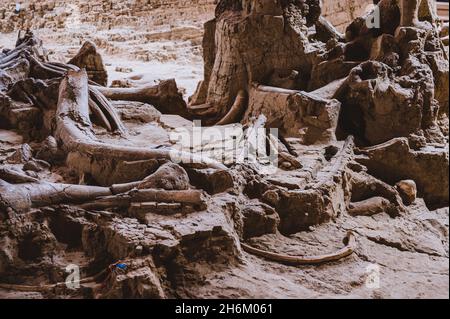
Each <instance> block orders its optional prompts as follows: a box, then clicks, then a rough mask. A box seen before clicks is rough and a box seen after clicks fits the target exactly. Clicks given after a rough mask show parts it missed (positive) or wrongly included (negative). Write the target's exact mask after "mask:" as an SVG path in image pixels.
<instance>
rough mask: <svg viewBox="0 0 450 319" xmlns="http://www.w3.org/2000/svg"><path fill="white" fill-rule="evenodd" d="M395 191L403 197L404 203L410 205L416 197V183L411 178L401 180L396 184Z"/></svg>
mask: <svg viewBox="0 0 450 319" xmlns="http://www.w3.org/2000/svg"><path fill="white" fill-rule="evenodd" d="M395 186H396V188H397V191H398V192H399V193H400V196H401V197H402V199H403V202H404V203H405V205H411V204H412V203H414V202H415V201H416V198H417V185H416V182H414V181H413V180H403V181H400V182H398V183H397V184H396V185H395Z"/></svg>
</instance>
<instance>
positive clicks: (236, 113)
mask: <svg viewBox="0 0 450 319" xmlns="http://www.w3.org/2000/svg"><path fill="white" fill-rule="evenodd" d="M247 100H248V98H247V92H246V91H244V90H241V91H239V93H238V95H237V96H236V100H234V104H233V106H232V107H231V108H230V111H228V113H227V115H225V116H224V117H223V118H222V119H221V120H220V121H218V122H217V123H216V125H228V124H233V123H236V122H239V117H240V116H242V114H243V113H244V111H245V108H246V105H247Z"/></svg>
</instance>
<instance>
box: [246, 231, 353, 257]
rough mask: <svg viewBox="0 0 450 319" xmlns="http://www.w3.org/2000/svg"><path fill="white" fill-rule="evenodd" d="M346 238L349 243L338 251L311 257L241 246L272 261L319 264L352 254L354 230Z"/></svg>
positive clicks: (250, 252)
mask: <svg viewBox="0 0 450 319" xmlns="http://www.w3.org/2000/svg"><path fill="white" fill-rule="evenodd" d="M345 239H346V241H347V245H346V246H345V247H344V248H342V249H340V250H338V251H337V252H335V253H331V254H326V255H320V256H309V257H297V256H290V255H283V254H278V253H273V252H268V251H264V250H261V249H258V248H255V247H252V246H250V245H247V244H243V243H241V246H242V248H243V249H244V251H246V252H248V253H249V254H252V255H255V256H258V257H263V258H265V259H267V260H271V261H276V262H280V263H285V264H291V265H318V264H323V263H327V262H332V261H338V260H341V259H342V258H345V257H348V256H350V255H351V254H353V252H354V251H355V249H356V239H355V235H354V234H353V232H352V231H349V232H348V234H347V236H346V238H345Z"/></svg>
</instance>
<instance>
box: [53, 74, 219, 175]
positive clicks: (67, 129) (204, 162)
mask: <svg viewBox="0 0 450 319" xmlns="http://www.w3.org/2000/svg"><path fill="white" fill-rule="evenodd" d="M88 92H89V90H88V81H87V74H86V72H85V71H68V73H67V75H66V76H65V77H64V79H63V80H62V82H61V86H60V92H59V101H58V107H57V112H56V131H55V137H56V138H57V139H58V140H59V141H60V142H61V143H62V145H63V148H64V149H65V150H66V151H67V152H68V153H69V154H70V153H72V154H79V155H81V156H83V157H87V158H94V159H95V158H104V159H105V160H125V161H137V160H148V159H160V160H169V161H179V162H181V163H183V164H194V166H195V165H200V166H207V167H211V168H217V169H226V166H225V165H223V164H221V163H218V162H216V161H214V160H212V159H210V158H207V157H204V156H198V155H195V154H192V153H186V152H178V151H175V150H173V149H170V148H167V149H152V148H142V147H133V146H123V145H118V144H107V143H103V142H101V141H99V140H97V139H96V138H95V136H94V134H93V132H92V130H91V128H92V124H91V121H90V119H89V103H88V100H89V93H88ZM69 165H71V166H73V167H77V161H72V162H71V163H69Z"/></svg>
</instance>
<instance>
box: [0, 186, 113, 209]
mask: <svg viewBox="0 0 450 319" xmlns="http://www.w3.org/2000/svg"><path fill="white" fill-rule="evenodd" d="M0 190H1V191H0V206H2V207H1V208H3V209H7V208H11V209H13V210H14V211H16V212H26V211H28V210H29V209H30V208H35V207H42V206H50V205H55V204H60V203H76V202H85V201H88V200H93V199H95V198H98V197H100V196H107V195H111V194H112V191H111V189H110V188H108V187H98V186H84V185H68V184H54V183H46V182H42V183H26V184H14V185H13V184H10V183H7V182H5V181H2V180H0Z"/></svg>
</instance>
